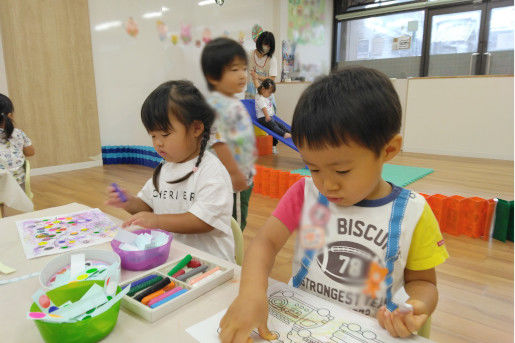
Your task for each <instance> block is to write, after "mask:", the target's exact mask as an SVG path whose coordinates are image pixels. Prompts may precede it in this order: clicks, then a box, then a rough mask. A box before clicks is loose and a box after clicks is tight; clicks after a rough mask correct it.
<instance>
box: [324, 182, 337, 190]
mask: <svg viewBox="0 0 515 343" xmlns="http://www.w3.org/2000/svg"><path fill="white" fill-rule="evenodd" d="M324 188H325V189H326V191H336V190H338V189H340V185H339V184H338V183H337V182H334V181H333V180H331V179H325V180H324Z"/></svg>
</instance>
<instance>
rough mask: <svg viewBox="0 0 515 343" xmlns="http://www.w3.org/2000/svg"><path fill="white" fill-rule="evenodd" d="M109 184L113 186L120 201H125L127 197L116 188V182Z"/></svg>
mask: <svg viewBox="0 0 515 343" xmlns="http://www.w3.org/2000/svg"><path fill="white" fill-rule="evenodd" d="M111 186H113V188H114V190H115V191H116V193H118V196H119V197H120V200H121V201H122V202H126V201H127V197H126V196H125V194H123V192H122V191H121V189H120V188H118V185H117V184H116V183H114V182H113V183H112V184H111Z"/></svg>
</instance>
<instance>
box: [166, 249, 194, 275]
mask: <svg viewBox="0 0 515 343" xmlns="http://www.w3.org/2000/svg"><path fill="white" fill-rule="evenodd" d="M190 261H191V255H190V254H188V255H186V256H184V258H183V259H182V260H180V261H179V263H177V264H176V265H175V267H173V268H172V270H170V271H169V272H168V275H170V276H172V275H173V274H175V273H177V272H178V271H179V270H181V269H182V268H184V266H186V265H187V264H188V263H189V262H190Z"/></svg>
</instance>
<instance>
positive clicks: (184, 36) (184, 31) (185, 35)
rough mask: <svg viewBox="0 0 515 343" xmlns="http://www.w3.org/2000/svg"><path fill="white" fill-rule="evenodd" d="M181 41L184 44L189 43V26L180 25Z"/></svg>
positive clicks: (190, 38)
mask: <svg viewBox="0 0 515 343" xmlns="http://www.w3.org/2000/svg"><path fill="white" fill-rule="evenodd" d="M181 40H182V42H183V43H184V44H189V42H191V40H192V37H191V25H190V24H186V25H184V24H181Z"/></svg>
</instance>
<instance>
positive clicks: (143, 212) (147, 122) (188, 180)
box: [106, 81, 235, 262]
mask: <svg viewBox="0 0 515 343" xmlns="http://www.w3.org/2000/svg"><path fill="white" fill-rule="evenodd" d="M214 118H215V113H214V111H213V109H212V108H211V107H210V106H209V105H208V104H207V102H206V101H205V99H204V97H203V96H202V94H201V93H200V91H199V90H198V89H197V88H196V87H195V86H194V85H193V84H192V83H191V82H189V81H169V82H165V83H163V84H162V85H160V86H159V87H157V88H156V89H155V90H154V91H153V92H152V93H150V95H149V96H148V97H147V99H146V100H145V102H144V103H143V107H142V108H141V120H142V122H143V125H144V126H145V128H146V129H147V132H148V133H149V134H150V136H151V137H152V143H153V145H154V148H155V149H156V151H157V153H158V154H159V155H160V156H161V157H163V159H164V161H163V162H162V163H161V164H159V165H158V166H157V167H156V169H155V170H154V175H153V177H152V178H151V179H149V180H148V181H147V183H146V184H145V185H144V186H143V188H142V189H141V191H140V192H139V193H138V195H137V197H135V196H132V195H130V194H127V192H126V191H125V190H123V189H121V192H123V193H125V194H126V198H127V201H125V202H124V201H122V199H121V197H120V195H119V194H118V192H117V191H116V189H115V188H114V187H108V200H107V201H106V204H108V205H112V206H115V207H119V208H123V209H124V210H126V211H127V212H129V213H131V214H133V216H132V217H130V218H129V219H128V220H127V221H126V222H124V223H123V227H127V226H129V225H139V226H142V227H144V228H150V229H154V228H158V229H162V230H166V231H170V232H173V233H174V239H175V240H178V241H180V242H181V243H184V244H187V245H190V246H192V247H195V248H197V249H200V250H202V251H205V252H208V253H210V254H213V255H215V256H218V257H221V258H224V259H226V260H228V261H231V262H234V261H235V259H234V237H233V234H232V229H231V210H232V187H231V179H230V177H229V174H228V173H227V171H226V170H225V168H224V167H223V165H222V164H221V163H220V161H219V160H218V159H217V158H216V157H215V156H214V155H213V154H211V153H210V152H208V151H206V148H207V143H208V141H209V135H210V129H211V125H212V123H213V121H214Z"/></svg>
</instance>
